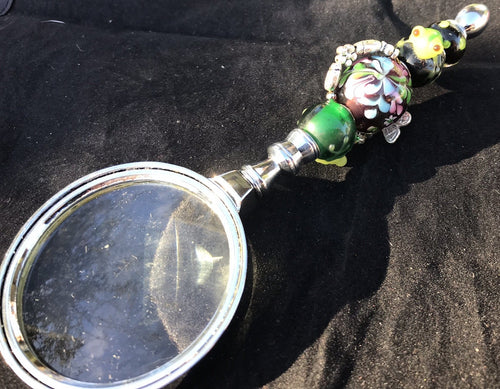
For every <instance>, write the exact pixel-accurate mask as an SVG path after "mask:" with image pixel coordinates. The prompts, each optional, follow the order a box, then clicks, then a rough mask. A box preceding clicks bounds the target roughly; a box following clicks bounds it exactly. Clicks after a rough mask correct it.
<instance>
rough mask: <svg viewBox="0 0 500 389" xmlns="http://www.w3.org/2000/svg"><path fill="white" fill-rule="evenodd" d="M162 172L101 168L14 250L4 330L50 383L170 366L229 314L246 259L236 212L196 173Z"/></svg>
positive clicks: (137, 376)
mask: <svg viewBox="0 0 500 389" xmlns="http://www.w3.org/2000/svg"><path fill="white" fill-rule="evenodd" d="M155 174H156V173H155ZM166 174H170V175H171V174H173V177H174V178H175V179H174V180H173V181H174V183H171V182H167V181H161V180H160V181H155V180H150V179H139V180H138V179H137V178H136V177H132V178H131V179H128V178H125V179H124V180H123V179H122V180H120V182H119V183H117V184H115V183H114V180H113V179H110V180H109V181H108V182H104V183H102V187H98V188H97V189H96V186H95V185H93V186H92V190H91V192H92V193H91V194H90V195H87V194H84V195H83V196H78V200H77V201H70V202H69V203H68V204H69V205H68V204H66V205H65V210H63V211H62V212H59V211H58V210H57V208H58V206H59V205H58V204H56V205H52V207H51V208H50V209H49V212H47V213H46V214H45V215H44V217H45V216H47V219H46V220H40V221H38V224H37V223H35V225H34V227H33V228H32V230H37V227H38V226H39V225H40V224H44V227H43V233H42V234H41V236H40V237H39V238H38V239H37V240H36V244H34V245H33V247H31V248H30V249H29V250H28V251H27V252H28V253H29V254H28V255H25V256H24V257H22V258H20V259H16V256H17V254H16V255H14V259H13V260H12V265H11V267H13V268H15V269H14V270H11V271H10V272H9V274H10V276H8V277H12V279H13V280H14V281H13V283H14V284H15V283H17V285H16V286H15V288H14V289H12V290H7V291H8V293H10V295H11V296H14V297H11V299H12V300H14V299H16V298H15V296H17V300H18V301H17V303H16V304H15V306H17V314H16V315H15V317H17V319H15V318H14V319H12V318H11V317H9V315H8V314H7V315H6V317H5V314H4V322H6V323H7V326H8V327H9V328H10V327H12V328H13V330H10V329H8V330H7V337H8V340H9V342H10V343H11V344H13V343H15V342H17V343H18V344H19V347H20V349H21V350H22V354H21V353H19V352H14V353H15V354H16V355H17V356H18V359H19V360H20V362H21V364H22V365H23V366H24V367H25V368H26V369H27V370H30V371H34V373H32V374H33V375H34V376H36V377H37V378H38V377H41V380H44V379H47V382H48V383H49V386H53V385H54V384H53V382H52V381H51V380H53V378H51V377H56V378H55V380H56V381H62V382H65V383H70V384H73V383H74V382H83V383H89V384H104V383H120V382H121V381H125V380H127V382H129V381H130V380H132V381H134V380H137V381H140V382H139V383H138V384H137V387H143V385H144V382H146V383H147V384H149V381H152V382H154V381H158V380H159V381H161V380H163V379H164V378H165V377H167V376H168V375H169V374H173V375H174V376H178V375H179V374H180V373H182V372H183V371H184V370H187V368H189V367H190V365H192V364H194V363H195V362H196V360H197V359H199V358H200V357H201V356H202V355H203V354H204V353H206V352H207V351H208V349H209V348H210V347H211V346H212V344H213V343H215V341H216V339H217V338H218V337H219V336H220V334H221V332H222V331H223V329H224V328H225V326H226V325H227V323H228V322H229V320H230V318H231V316H232V315H233V314H234V310H235V303H237V301H238V299H239V296H240V294H241V285H240V284H241V283H242V281H243V280H244V277H242V275H244V270H245V266H244V265H243V264H242V263H243V262H244V261H245V260H246V251H245V250H244V249H242V247H244V243H245V242H244V236H243V235H241V234H239V231H238V229H239V228H240V225H239V223H240V222H239V219H237V220H238V221H237V223H236V225H235V220H234V218H233V217H235V216H237V215H236V214H235V211H233V210H228V209H226V204H225V203H224V201H221V200H220V198H218V197H217V196H216V195H215V194H214V193H211V192H210V191H209V190H207V188H206V187H205V186H204V185H205V184H200V183H199V182H198V181H197V180H193V179H191V178H189V177H187V178H186V177H183V176H182V175H178V174H176V173H170V172H169V173H166ZM178 177H181V178H180V181H181V184H177V183H175V181H176V179H177V178H178ZM171 178H172V177H169V180H171ZM203 180H206V181H209V180H207V179H203ZM171 181H172V180H171ZM210 184H211V183H210ZM100 185H101V184H100ZM207 185H208V184H207ZM211 185H213V184H211ZM204 192H207V193H204ZM52 211H53V212H52ZM231 213H233V215H231ZM42 219H43V218H42ZM235 231H236V232H235ZM33 233H34V232H33ZM241 239H243V241H241ZM28 240H30V239H29V238H25V241H28ZM25 257H26V258H25ZM16 274H19V276H16ZM16 277H17V278H16ZM16 280H17V281H16ZM10 284H11V283H9V284H8V285H10ZM7 287H8V286H7ZM4 298H6V297H4ZM11 305H12V304H11ZM16 328H18V331H19V334H20V335H18V334H16ZM11 333H12V334H13V335H9V334H11ZM19 338H23V341H22V342H21V343H19ZM23 344H25V345H24V346H23ZM15 347H18V346H15ZM198 354H199V355H198ZM19 355H21V358H19ZM23 355H24V356H23ZM33 360H36V362H35V363H33ZM47 368H48V369H50V371H51V373H50V374H48V375H47V372H46V369H47ZM176 370H179V372H176ZM39 373H41V374H39ZM54 373H55V374H54ZM151 375H155V377H153V378H151V377H149V376H151ZM174 378H175V377H174ZM39 379H40V378H39ZM143 381H144V382H143ZM165 382H166V381H165ZM145 386H147V385H145ZM132 387H133V386H132Z"/></svg>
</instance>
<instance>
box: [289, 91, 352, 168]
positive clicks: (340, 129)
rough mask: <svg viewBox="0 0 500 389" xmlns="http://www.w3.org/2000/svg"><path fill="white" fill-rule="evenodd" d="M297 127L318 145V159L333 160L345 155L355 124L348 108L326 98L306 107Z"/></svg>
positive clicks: (350, 142) (349, 145)
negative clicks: (324, 101)
mask: <svg viewBox="0 0 500 389" xmlns="http://www.w3.org/2000/svg"><path fill="white" fill-rule="evenodd" d="M298 126H299V128H301V129H302V130H304V131H306V132H307V133H308V134H309V135H311V136H312V137H313V139H314V141H315V142H316V143H317V145H318V147H319V151H320V152H319V157H318V158H319V159H320V160H324V161H333V160H336V159H338V158H342V157H343V156H344V155H346V154H347V153H348V152H349V151H350V150H351V148H352V146H353V145H354V141H355V140H356V124H355V122H354V118H353V117H352V115H351V113H350V112H349V110H348V109H347V108H346V107H344V106H343V105H341V104H339V103H337V102H335V101H334V100H331V99H330V100H328V101H327V102H326V103H322V104H317V105H314V106H312V107H310V108H308V109H306V110H305V111H304V112H303V114H302V118H301V119H300V120H299V122H298Z"/></svg>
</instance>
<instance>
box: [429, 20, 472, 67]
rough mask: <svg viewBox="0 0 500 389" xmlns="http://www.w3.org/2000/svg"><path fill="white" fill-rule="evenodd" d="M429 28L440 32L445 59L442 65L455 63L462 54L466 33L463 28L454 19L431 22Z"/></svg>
mask: <svg viewBox="0 0 500 389" xmlns="http://www.w3.org/2000/svg"><path fill="white" fill-rule="evenodd" d="M429 27H430V28H433V29H434V30H437V31H439V32H440V33H441V36H442V37H443V43H444V51H445V53H446V60H445V65H444V66H452V65H455V64H456V63H457V62H458V61H459V60H460V59H461V58H462V56H463V55H464V52H465V44H466V39H467V33H466V32H465V29H464V28H463V27H462V26H460V25H459V24H458V23H457V22H455V21H454V20H443V21H441V22H439V23H437V22H436V23H432V24H431V25H430V26H429Z"/></svg>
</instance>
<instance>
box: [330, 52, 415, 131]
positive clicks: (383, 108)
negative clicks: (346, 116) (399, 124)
mask: <svg viewBox="0 0 500 389" xmlns="http://www.w3.org/2000/svg"><path fill="white" fill-rule="evenodd" d="M410 86H411V80H410V73H409V71H408V69H407V68H406V66H405V65H403V64H402V63H401V62H400V61H398V60H397V59H391V58H389V57H384V56H378V55H373V56H369V57H365V58H361V59H359V60H357V61H356V62H354V64H353V65H352V66H351V67H349V68H348V69H346V71H344V72H343V74H342V76H341V78H340V81H339V84H338V86H337V89H336V91H335V92H336V95H337V101H338V102H339V103H341V104H344V105H345V106H346V107H347V108H349V110H350V111H351V113H352V115H353V117H354V119H355V121H356V125H357V127H358V131H359V132H361V133H370V134H372V133H375V132H377V131H379V130H381V129H382V128H384V127H387V126H388V125H390V124H392V123H394V122H396V121H397V120H398V119H399V118H400V117H401V115H402V114H403V113H404V112H405V111H406V108H407V106H408V103H409V101H410V98H411V87H410Z"/></svg>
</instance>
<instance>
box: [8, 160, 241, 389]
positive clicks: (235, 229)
mask: <svg viewBox="0 0 500 389" xmlns="http://www.w3.org/2000/svg"><path fill="white" fill-rule="evenodd" d="M141 182H155V183H165V184H167V183H168V184H172V185H178V186H179V187H181V188H184V189H187V190H189V191H190V192H192V193H194V194H196V195H198V196H200V197H201V198H202V199H203V200H205V201H206V202H207V203H208V204H210V206H211V207H213V208H212V209H213V210H214V212H215V213H216V214H217V215H218V216H219V218H220V220H221V222H222V224H223V226H224V229H225V231H226V235H227V237H228V243H229V246H230V274H229V278H228V282H227V285H226V289H225V292H224V297H223V299H222V301H221V302H220V304H219V307H218V309H217V312H216V314H215V315H214V316H213V318H212V320H211V321H210V322H209V324H208V325H207V326H206V327H205V329H204V331H203V332H202V333H201V334H200V335H199V336H198V337H197V338H196V340H195V341H194V342H193V343H192V344H191V345H190V346H189V347H188V348H187V349H186V350H184V351H183V352H181V353H180V354H179V355H178V356H177V357H175V358H173V359H172V360H170V361H169V362H167V363H165V364H164V365H162V366H160V367H158V368H156V369H154V370H152V371H150V372H149V373H146V374H143V375H140V376H137V377H134V378H132V379H129V380H124V381H118V382H114V383H106V384H97V383H87V382H81V381H77V380H74V379H70V378H67V377H64V376H62V375H60V374H58V373H56V372H54V371H53V370H51V369H50V368H48V367H46V366H45V365H44V364H43V363H42V362H41V361H39V360H38V358H37V356H36V355H35V353H34V352H33V351H32V350H31V348H30V346H29V343H28V342H27V341H26V340H25V338H24V333H23V331H22V326H21V325H20V316H19V312H18V307H19V301H18V300H19V297H20V295H21V293H22V288H19V286H20V277H19V276H20V274H21V273H22V272H24V270H25V268H26V266H30V264H29V263H28V258H30V252H31V251H32V250H36V248H37V247H38V246H39V244H40V241H41V239H42V238H43V236H44V235H46V232H47V231H48V230H49V229H50V228H51V227H52V226H53V225H54V223H57V220H58V217H59V216H61V215H63V214H64V212H66V211H68V209H70V208H71V207H73V206H75V204H77V203H80V202H82V201H85V199H87V198H88V197H89V196H91V195H92V194H95V193H96V192H97V191H102V190H103V188H108V187H112V186H114V185H119V184H134V183H141ZM246 262H247V248H246V240H245V234H244V230H243V226H242V223H241V220H240V217H239V215H238V211H237V210H236V208H235V207H234V204H233V202H232V201H231V199H230V198H229V197H228V195H227V194H226V193H225V192H224V191H223V190H222V189H221V188H220V187H219V186H218V185H216V184H215V183H214V182H212V181H211V180H209V179H208V178H205V177H203V176H201V175H199V174H197V173H194V172H192V171H190V170H188V169H185V168H182V167H178V166H175V165H170V164H165V163H155V162H137V163H130V164H124V165H118V166H114V167H111V168H107V169H103V170H100V171H97V172H95V173H92V174H90V175H87V176H85V177H83V178H81V179H79V180H78V181H75V182H74V183H72V184H70V185H69V186H67V187H66V188H64V189H63V190H61V191H60V192H59V193H57V194H56V195H55V196H53V197H52V198H51V199H50V200H49V201H47V202H46V203H45V204H44V205H43V206H42V207H41V208H40V209H39V210H38V211H37V212H36V213H35V214H34V215H33V216H32V217H31V218H30V220H28V222H27V223H26V224H25V225H24V226H23V227H22V228H21V230H20V232H19V233H18V235H17V236H16V238H15V240H14V242H13V243H12V245H11V246H10V248H9V250H8V251H7V253H6V255H5V258H4V260H3V262H2V264H1V267H0V280H1V283H2V285H1V291H2V296H1V300H2V315H1V325H2V331H0V353H1V354H2V356H3V358H4V360H5V361H6V362H7V364H8V365H9V366H10V367H11V368H12V370H13V371H14V372H15V373H16V374H17V375H18V376H19V377H20V378H21V379H22V380H23V381H24V382H25V383H27V384H28V385H30V386H31V387H33V388H127V389H139V388H161V387H163V386H164V385H166V384H168V383H171V382H173V381H175V380H176V379H178V378H179V377H181V376H182V375H183V374H185V373H186V372H187V371H188V370H189V369H190V368H191V367H192V366H193V365H194V364H196V362H198V360H200V359H201V358H202V357H203V356H204V355H205V354H206V353H207V352H208V351H209V350H210V349H211V348H212V347H213V345H214V344H215V343H216V341H217V340H218V339H219V337H220V336H221V335H222V333H223V332H224V330H225V329H226V327H227V326H228V325H229V322H230V321H231V319H232V317H233V316H234V313H235V311H236V308H237V305H238V302H239V300H240V299H241V295H242V293H243V288H244V282H245V275H246V266H247V263H246ZM20 289H21V290H20Z"/></svg>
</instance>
